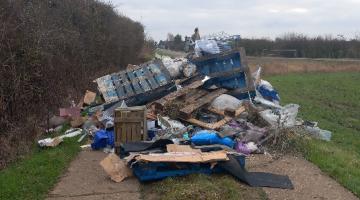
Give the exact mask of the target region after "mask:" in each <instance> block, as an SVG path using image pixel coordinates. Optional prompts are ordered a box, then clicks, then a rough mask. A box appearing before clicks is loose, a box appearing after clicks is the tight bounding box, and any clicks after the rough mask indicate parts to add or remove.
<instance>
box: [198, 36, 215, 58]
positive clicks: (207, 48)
mask: <svg viewBox="0 0 360 200" xmlns="http://www.w3.org/2000/svg"><path fill="white" fill-rule="evenodd" d="M202 52H206V53H209V54H218V53H220V48H219V46H218V44H217V43H216V41H215V40H196V41H195V55H196V56H197V57H200V56H202Z"/></svg>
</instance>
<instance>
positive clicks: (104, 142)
mask: <svg viewBox="0 0 360 200" xmlns="http://www.w3.org/2000/svg"><path fill="white" fill-rule="evenodd" d="M106 146H110V147H111V148H114V131H113V130H111V131H110V130H103V129H102V130H99V131H97V132H96V133H95V136H94V141H93V143H92V144H91V148H92V149H94V150H98V149H102V148H105V147H106Z"/></svg>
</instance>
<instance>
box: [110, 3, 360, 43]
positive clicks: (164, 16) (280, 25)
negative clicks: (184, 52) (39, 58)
mask: <svg viewBox="0 0 360 200" xmlns="http://www.w3.org/2000/svg"><path fill="white" fill-rule="evenodd" d="M104 1H105V2H108V0H104ZM112 3H113V4H114V5H115V6H116V7H117V9H118V11H119V12H121V13H123V14H125V15H127V16H129V17H130V18H132V19H134V20H136V21H140V22H141V23H143V24H144V25H145V28H146V32H147V33H149V34H150V35H151V36H152V37H154V38H155V39H156V40H160V39H165V38H166V35H167V33H168V32H172V33H174V34H176V33H180V34H182V35H191V34H192V32H193V30H194V28H195V27H199V29H200V33H201V34H210V33H214V32H220V31H225V32H227V33H229V34H240V35H242V36H243V37H270V38H274V37H276V36H279V35H280V34H283V33H285V32H300V33H304V34H308V35H318V34H328V33H329V34H333V35H337V34H342V35H345V36H347V37H349V36H353V35H354V33H356V32H359V31H360V21H359V20H358V19H359V18H360V12H358V8H359V3H360V0H343V1H342V2H341V3H339V1H337V0H302V1H295V2H294V1H290V0H272V1H266V0H242V1H239V0H222V1H219V0H197V1H193V0H181V1H168V0H112Z"/></svg>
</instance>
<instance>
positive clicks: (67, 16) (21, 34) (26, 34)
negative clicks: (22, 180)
mask: <svg viewBox="0 0 360 200" xmlns="http://www.w3.org/2000/svg"><path fill="white" fill-rule="evenodd" d="M144 41H145V39H144V29H143V26H142V25H141V24H140V23H138V22H134V21H132V20H131V19H129V18H127V17H125V16H121V15H119V14H117V13H116V12H115V11H114V9H113V7H112V6H111V5H109V4H104V3H101V2H98V1H96V0H50V1H44V0H30V1H28V0H3V1H0V141H2V142H1V144H5V143H6V142H8V143H11V142H12V143H17V142H16V141H20V140H27V141H33V140H34V138H35V137H36V135H37V133H36V132H34V130H35V129H33V130H29V124H32V125H33V126H32V127H38V126H39V125H40V124H42V123H44V121H46V118H47V117H48V116H50V113H56V112H57V108H58V107H59V106H63V105H64V104H65V103H66V101H67V100H69V99H75V100H78V98H79V96H80V95H82V94H83V93H84V91H85V89H87V88H89V84H90V83H91V81H92V80H93V79H94V78H96V77H98V76H99V75H103V74H106V73H109V72H112V71H114V70H119V69H120V68H122V67H123V68H125V66H126V65H127V64H128V63H133V64H136V63H137V62H138V61H139V57H138V56H139V53H140V52H141V50H142V47H143V44H144ZM10 138H11V139H10ZM11 146H12V145H11V144H9V145H7V147H9V148H8V149H7V150H6V151H10V149H11V148H10V147H11ZM1 148H2V146H1V147H0V151H2V154H1V155H0V156H1V158H0V160H7V159H8V158H9V157H11V156H9V155H10V154H9V155H8V154H7V153H6V152H5V149H4V151H3V149H1ZM13 150H14V149H12V151H13ZM0 165H1V164H0ZM0 168H1V166H0Z"/></svg>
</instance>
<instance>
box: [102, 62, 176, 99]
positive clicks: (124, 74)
mask: <svg viewBox="0 0 360 200" xmlns="http://www.w3.org/2000/svg"><path fill="white" fill-rule="evenodd" d="M96 82H97V84H98V88H99V91H100V92H101V93H102V95H103V97H104V99H105V101H106V102H107V103H110V102H116V101H120V100H124V99H127V98H130V97H133V96H136V95H141V94H143V93H146V92H149V91H152V90H155V89H157V88H160V87H162V86H165V85H167V84H170V83H173V81H172V80H171V77H170V73H169V72H168V70H167V69H166V68H165V67H164V65H163V64H162V62H161V60H154V61H151V62H148V63H144V64H141V65H139V66H132V67H131V68H129V69H128V70H124V71H120V72H117V73H113V74H111V75H106V76H103V77H100V78H98V79H96Z"/></svg>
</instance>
